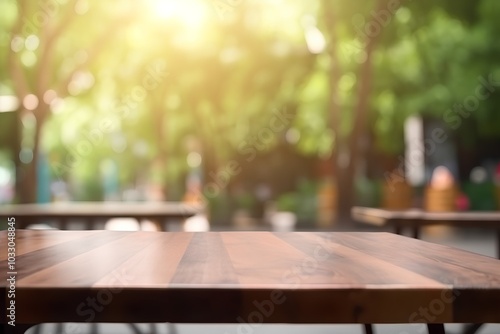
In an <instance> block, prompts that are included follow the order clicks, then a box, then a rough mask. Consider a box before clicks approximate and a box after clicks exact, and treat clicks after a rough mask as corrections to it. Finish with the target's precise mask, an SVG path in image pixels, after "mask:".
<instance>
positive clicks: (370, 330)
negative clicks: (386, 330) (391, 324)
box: [364, 324, 375, 334]
mask: <svg viewBox="0 0 500 334" xmlns="http://www.w3.org/2000/svg"><path fill="white" fill-rule="evenodd" d="M364 327H365V334H374V333H375V332H374V331H373V325H372V324H364Z"/></svg>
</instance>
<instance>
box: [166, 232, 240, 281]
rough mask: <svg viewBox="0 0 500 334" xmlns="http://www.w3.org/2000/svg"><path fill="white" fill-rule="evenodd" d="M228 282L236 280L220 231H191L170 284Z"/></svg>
mask: <svg viewBox="0 0 500 334" xmlns="http://www.w3.org/2000/svg"><path fill="white" fill-rule="evenodd" d="M231 283H232V284H237V283H239V282H238V278H237V275H236V273H235V270H234V267H233V264H232V263H231V260H230V258H229V255H228V253H227V250H226V247H225V245H224V243H223V241H222V238H221V236H220V233H215V232H207V233H195V234H194V235H193V237H192V238H191V241H190V243H189V246H188V248H187V249H186V251H185V253H184V256H183V257H182V260H181V261H180V263H179V265H178V266H177V271H176V273H175V275H174V276H173V277H172V280H171V282H170V285H171V286H174V287H182V286H185V285H194V286H196V285H200V286H201V285H204V286H206V285H207V284H231Z"/></svg>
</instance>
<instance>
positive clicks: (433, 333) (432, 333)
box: [427, 324, 445, 334]
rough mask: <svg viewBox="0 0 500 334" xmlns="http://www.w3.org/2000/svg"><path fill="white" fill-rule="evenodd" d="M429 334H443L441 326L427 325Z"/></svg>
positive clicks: (442, 326)
mask: <svg viewBox="0 0 500 334" xmlns="http://www.w3.org/2000/svg"><path fill="white" fill-rule="evenodd" d="M427 331H428V332H429V334H445V332H444V325H443V324H427Z"/></svg>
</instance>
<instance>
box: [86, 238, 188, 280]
mask: <svg viewBox="0 0 500 334" xmlns="http://www.w3.org/2000/svg"><path fill="white" fill-rule="evenodd" d="M192 237H193V233H165V234H162V235H161V237H160V238H159V239H157V240H156V241H153V242H151V243H150V245H148V246H147V247H145V248H144V249H143V250H141V251H139V252H138V253H137V254H135V255H133V256H132V257H130V259H128V260H127V261H125V262H123V263H122V264H121V265H118V266H116V267H115V268H114V271H113V272H112V273H111V274H109V275H106V276H104V277H103V278H102V279H100V280H98V281H97V282H96V283H95V284H94V285H93V287H102V288H105V287H109V286H114V287H125V286H127V287H129V288H132V287H134V288H135V287H155V288H157V287H167V286H168V285H169V283H170V282H171V280H172V277H173V276H174V274H175V273H176V271H177V268H178V266H179V263H180V262H181V259H182V257H183V255H184V253H185V252H186V249H187V247H188V246H189V243H190V241H191V239H192Z"/></svg>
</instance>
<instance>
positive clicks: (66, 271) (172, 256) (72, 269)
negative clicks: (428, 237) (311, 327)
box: [0, 230, 500, 324]
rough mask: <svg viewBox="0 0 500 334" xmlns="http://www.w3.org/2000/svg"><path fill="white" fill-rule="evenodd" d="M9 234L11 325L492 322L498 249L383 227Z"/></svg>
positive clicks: (499, 290) (497, 307) (0, 264)
mask: <svg viewBox="0 0 500 334" xmlns="http://www.w3.org/2000/svg"><path fill="white" fill-rule="evenodd" d="M6 243H7V236H6V232H5V231H2V232H0V245H2V246H1V248H2V249H1V252H0V272H2V273H6V272H8V270H7V262H6V260H7V258H6V256H7V251H6V248H5V247H6V246H5V245H6ZM16 245H17V246H16V247H17V258H16V265H17V268H16V271H17V275H16V277H17V281H16V320H17V323H18V324H22V323H30V324H31V323H43V322H86V321H95V322H166V321H167V322H181V323H183V322H190V323H214V322H216V323H238V322H239V323H242V322H261V321H262V322H267V323H412V322H426V323H453V322H475V323H477V322H500V261H499V260H496V259H493V258H490V257H485V256H480V255H476V254H473V253H469V252H466V251H462V250H458V249H454V248H450V247H446V246H441V245H436V244H431V243H427V242H424V241H420V240H416V239H411V238H406V237H402V236H398V235H395V234H390V233H355V232H317V233H315V232H288V233H272V232H207V233H186V232H175V233H173V232H170V233H169V232H112V231H35V230H19V231H17V236H16ZM2 275H3V274H2ZM5 293H6V280H5V279H2V281H1V296H0V297H4V299H5ZM92 303H93V304H92ZM91 305H92V306H91ZM2 322H5V318H2Z"/></svg>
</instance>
